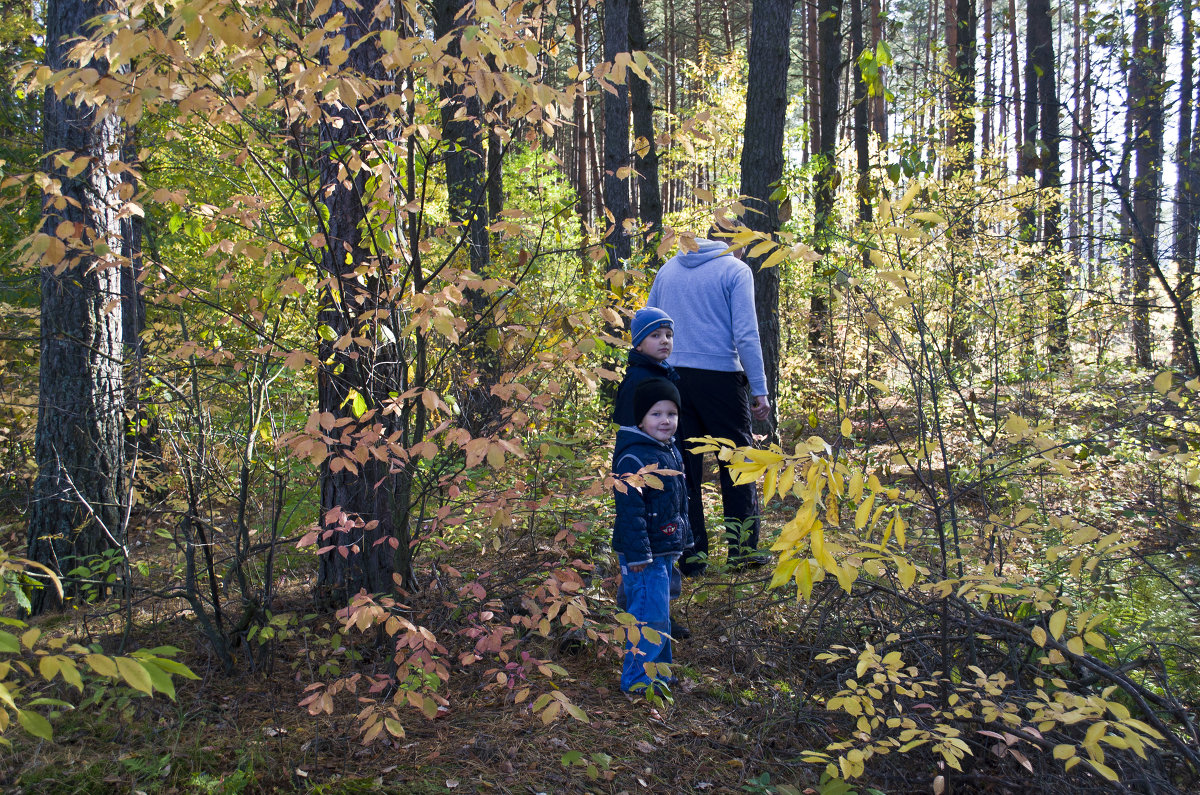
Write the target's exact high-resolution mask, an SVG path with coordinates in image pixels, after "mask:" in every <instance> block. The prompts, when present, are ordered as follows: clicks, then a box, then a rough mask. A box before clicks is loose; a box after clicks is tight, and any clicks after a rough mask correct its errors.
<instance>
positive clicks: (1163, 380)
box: [1154, 370, 1175, 395]
mask: <svg viewBox="0 0 1200 795" xmlns="http://www.w3.org/2000/svg"><path fill="white" fill-rule="evenodd" d="M1174 382H1175V374H1174V373H1172V372H1171V371H1170V370H1163V371H1162V372H1161V373H1159V374H1158V375H1157V376H1155V377H1154V388H1155V389H1156V390H1158V392H1159V394H1163V395H1165V394H1167V393H1168V392H1170V391H1171V384H1173V383H1174Z"/></svg>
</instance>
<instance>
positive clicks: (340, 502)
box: [316, 0, 395, 605]
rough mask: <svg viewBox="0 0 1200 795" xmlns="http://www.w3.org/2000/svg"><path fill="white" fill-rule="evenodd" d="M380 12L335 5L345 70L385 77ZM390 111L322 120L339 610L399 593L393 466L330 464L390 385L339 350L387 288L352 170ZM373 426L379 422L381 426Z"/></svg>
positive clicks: (327, 404) (326, 514) (364, 194)
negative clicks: (362, 412)
mask: <svg viewBox="0 0 1200 795" xmlns="http://www.w3.org/2000/svg"><path fill="white" fill-rule="evenodd" d="M373 12H374V7H373V6H367V7H366V8H363V7H361V6H358V5H354V6H353V7H351V6H350V5H347V3H346V2H345V0H334V2H333V5H332V6H331V7H330V9H329V16H328V17H327V18H326V19H329V18H332V17H333V16H336V15H338V14H341V15H343V16H344V18H345V22H344V23H343V26H342V31H343V33H344V34H345V40H346V42H347V46H353V49H351V50H349V53H348V58H347V60H346V62H345V64H343V68H352V69H354V70H355V71H356V72H357V73H359V74H361V75H363V76H365V77H367V78H374V79H376V80H381V81H382V80H384V79H385V78H386V74H385V73H384V70H383V67H382V64H381V61H380V52H379V47H378V44H377V42H378V38H377V37H374V36H370V35H368V34H370V33H371V32H372V31H376V30H378V29H379V25H380V22H379V19H378V18H377V17H375V16H374V14H373ZM324 21H325V20H322V22H324ZM326 57H327V56H326ZM382 112H383V109H382V108H380V107H378V106H375V105H373V104H372V97H370V96H365V97H363V98H362V99H361V100H360V102H359V104H358V106H357V107H347V106H346V105H344V104H342V103H330V104H329V105H326V106H325V107H324V108H323V113H322V118H321V121H320V143H321V146H320V147H319V149H318V155H317V170H318V174H319V177H320V192H319V194H318V195H319V196H321V197H322V201H323V202H324V204H325V208H326V209H327V210H328V218H329V220H328V226H327V228H326V229H325V230H323V231H324V232H325V241H326V242H325V247H324V249H323V251H322V257H321V264H320V268H321V274H322V276H324V277H325V278H327V279H329V280H331V281H332V282H334V283H336V284H337V287H338V289H331V288H330V287H326V288H324V289H323V290H322V292H321V296H320V305H319V310H318V314H317V323H318V327H327V330H326V331H325V332H324V333H323V334H321V336H320V341H319V343H318V356H317V358H318V360H319V362H320V364H319V365H318V369H317V405H318V407H319V409H320V411H321V412H322V413H323V414H325V415H326V416H332V417H333V418H334V423H333V426H334V427H332V428H331V429H329V430H328V431H326V433H327V434H328V435H329V436H330V437H332V438H333V439H334V440H335V441H334V443H333V444H331V445H330V451H329V454H330V455H329V457H328V458H326V459H325V461H324V463H322V465H321V517H320V520H321V523H322V527H323V528H324V529H325V530H326V531H333V535H332V537H330V538H329V539H328V540H327V541H324V542H323V543H325V544H326V545H336V546H337V548H334V549H331V550H329V551H327V552H326V553H325V554H323V555H321V557H320V567H319V570H318V574H317V585H316V588H317V596H318V599H319V601H322V602H329V603H332V604H335V605H336V604H345V602H347V601H348V600H349V599H350V598H352V597H353V596H354V595H355V594H356V593H358V592H359V591H360V590H363V589H365V590H366V591H367V592H368V593H381V592H387V591H390V590H391V589H392V570H393V565H392V560H393V557H392V552H393V550H392V548H391V547H390V546H389V545H388V543H387V541H388V539H389V538H390V537H391V536H392V535H393V530H394V522H393V513H392V509H393V499H392V496H393V494H394V490H395V480H394V478H393V476H392V475H391V474H390V473H389V471H388V469H389V467H388V464H387V463H385V462H380V461H377V460H376V459H375V457H374V456H368V457H367V459H366V461H365V463H362V464H361V467H360V468H350V467H344V468H339V469H335V468H334V467H333V466H331V463H332V462H334V461H335V460H336V459H337V458H338V457H339V456H340V455H341V454H343V453H345V452H346V451H348V450H349V449H351V448H352V447H353V446H354V445H355V444H356V442H357V434H358V433H360V432H362V431H368V430H369V428H368V427H367V426H366V424H365V423H364V422H363V421H360V419H359V418H357V417H355V415H354V411H353V405H354V400H353V395H354V394H355V393H357V394H358V395H359V396H361V398H362V400H363V401H365V402H366V405H367V407H368V409H373V410H376V411H378V410H379V408H381V404H382V401H383V400H384V399H386V398H387V392H388V389H389V387H390V379H389V378H388V374H387V372H386V370H385V369H384V367H383V366H381V365H379V364H378V363H376V362H375V357H374V353H373V351H372V349H371V346H369V345H366V346H360V345H359V344H358V343H351V344H350V345H349V346H347V347H344V348H342V349H340V350H339V349H338V348H336V347H335V346H334V340H336V339H338V338H340V337H343V336H345V335H350V336H364V335H366V334H369V333H370V325H371V321H372V319H373V317H374V310H375V309H376V307H377V304H378V297H379V295H380V293H381V292H382V291H383V290H382V285H381V284H380V281H379V280H380V278H381V274H379V273H378V272H374V273H371V274H369V275H368V277H367V278H365V279H363V278H359V277H358V274H357V273H356V270H355V269H356V268H358V267H360V266H362V265H365V264H373V263H376V262H377V259H376V255H375V253H374V252H373V251H372V248H373V247H372V245H371V243H372V241H371V239H370V230H369V229H368V221H367V207H368V203H369V201H370V197H369V191H368V189H367V177H368V174H367V173H366V172H365V169H363V170H359V171H358V172H351V171H348V169H349V165H350V160H351V153H356V154H357V153H361V154H360V157H361V158H362V159H363V160H366V159H367V157H368V156H374V155H376V154H382V153H381V152H379V151H378V150H376V149H374V147H375V145H376V143H377V141H376V140H375V137H374V136H375V133H376V130H375V126H376V124H379V123H380V116H381V114H382ZM364 282H365V283H364ZM367 422H371V423H375V422H378V419H377V418H375V419H371V420H368V421H367ZM335 509H340V510H341V511H343V512H345V513H346V514H347V515H348V516H349V517H350V521H349V522H339V521H338V520H337V511H336V510H335ZM343 552H344V553H345V554H342V553H343Z"/></svg>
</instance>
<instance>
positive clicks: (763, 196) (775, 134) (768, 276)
mask: <svg viewBox="0 0 1200 795" xmlns="http://www.w3.org/2000/svg"><path fill="white" fill-rule="evenodd" d="M794 9H795V0H754V3H753V5H752V6H751V17H750V44H749V50H748V53H747V62H748V63H747V65H748V74H747V82H746V119H745V124H744V125H743V127H742V162H741V176H742V184H741V191H740V193H741V196H742V202H743V204H744V205H745V207H746V212H745V213H744V214H743V215H742V223H744V224H745V225H746V226H748V227H750V228H751V229H754V230H756V231H758V232H763V233H764V234H767V235H769V236H771V237H772V238H774V237H775V235H776V233H778V232H779V225H780V219H779V197H778V196H777V195H776V191H778V190H779V187H780V183H781V182H782V180H783V166H784V157H783V128H784V124H785V122H786V120H787V106H788V92H787V84H788V71H789V69H790V68H791V63H792V58H791V51H790V50H789V48H788V43H789V42H790V40H791V32H792V12H793V10H794ZM767 256H769V255H763V256H759V257H747V258H746V262H747V264H749V265H750V267H751V268H752V269H753V270H754V303H755V311H756V314H757V315H758V333H759V339H760V340H761V342H762V352H763V364H764V366H765V369H766V376H767V389H768V390H770V393H771V395H772V396H777V395H778V394H779V269H778V268H777V267H774V266H772V267H770V268H764V267H763V263H764V262H765V261H766V259H767ZM774 405H775V401H772V406H774ZM772 413H773V414H774V412H772ZM760 430H761V431H765V432H766V433H767V434H768V435H771V436H773V435H774V432H775V417H774V416H772V417H771V418H770V419H769V420H767V422H766V423H765V427H763V428H761V429H760Z"/></svg>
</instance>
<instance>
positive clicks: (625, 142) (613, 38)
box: [604, 0, 631, 270]
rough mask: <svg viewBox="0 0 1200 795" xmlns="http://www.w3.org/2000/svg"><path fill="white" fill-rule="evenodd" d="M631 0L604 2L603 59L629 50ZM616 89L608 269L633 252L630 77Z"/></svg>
mask: <svg viewBox="0 0 1200 795" xmlns="http://www.w3.org/2000/svg"><path fill="white" fill-rule="evenodd" d="M630 1H631V0H610V2H607V3H606V4H605V6H604V60H605V61H608V62H609V63H612V62H614V61H615V60H616V58H617V55H619V54H620V53H628V52H629V4H630ZM630 74H631V73H630ZM628 76H629V75H628V74H627V76H626V77H627V78H628ZM613 89H614V91H615V93H614V92H611V91H605V92H604V207H605V210H606V211H607V213H608V215H609V216H610V217H609V219H608V229H607V232H606V233H605V238H604V248H605V251H606V252H607V254H608V270H614V269H617V268H623V267H625V263H626V262H627V261H628V260H629V256H630V242H629V233H628V232H627V231H626V229H625V220H626V219H627V218H629V217H630V214H631V213H630V202H629V181H628V179H627V178H626V177H625V175H624V173H623V172H622V170H623V169H626V168H628V167H629V165H630V158H629V82H628V79H625V80H622V81H621V82H620V83H617V84H615V85H614V86H613Z"/></svg>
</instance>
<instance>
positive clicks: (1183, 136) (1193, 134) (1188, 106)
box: [1171, 3, 1200, 375]
mask: <svg viewBox="0 0 1200 795" xmlns="http://www.w3.org/2000/svg"><path fill="white" fill-rule="evenodd" d="M1189 6H1190V4H1187V3H1185V4H1184V11H1183V50H1182V53H1183V54H1182V56H1181V63H1180V69H1179V74H1180V78H1179V142H1178V144H1177V146H1176V149H1175V159H1176V169H1177V172H1176V173H1177V176H1176V183H1175V230H1174V231H1175V261H1176V262H1177V263H1178V268H1179V282H1178V284H1179V286H1178V288H1177V290H1176V292H1177V293H1178V295H1179V304H1180V312H1179V317H1178V318H1176V321H1175V326H1174V329H1173V332H1172V335H1171V338H1172V344H1173V348H1174V350H1173V356H1174V360H1175V364H1176V366H1180V367H1182V366H1186V364H1187V363H1188V356H1187V337H1188V336H1189V335H1190V336H1194V334H1195V325H1194V323H1195V321H1194V313H1193V300H1192V299H1193V294H1194V292H1195V289H1196V288H1195V278H1196V237H1197V221H1198V220H1200V213H1198V204H1200V201H1198V200H1200V185H1197V180H1200V168H1198V167H1197V166H1198V163H1200V155H1198V154H1197V151H1196V149H1197V141H1198V136H1200V113H1196V112H1195V109H1194V108H1193V106H1192V84H1193V69H1194V64H1195V61H1194V56H1195V53H1194V47H1195V28H1194V25H1193V22H1192V11H1191V8H1190V7H1189ZM1193 114H1195V117H1196V124H1197V126H1196V129H1194V130H1193V129H1192V116H1193ZM1192 375H1200V373H1192Z"/></svg>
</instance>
